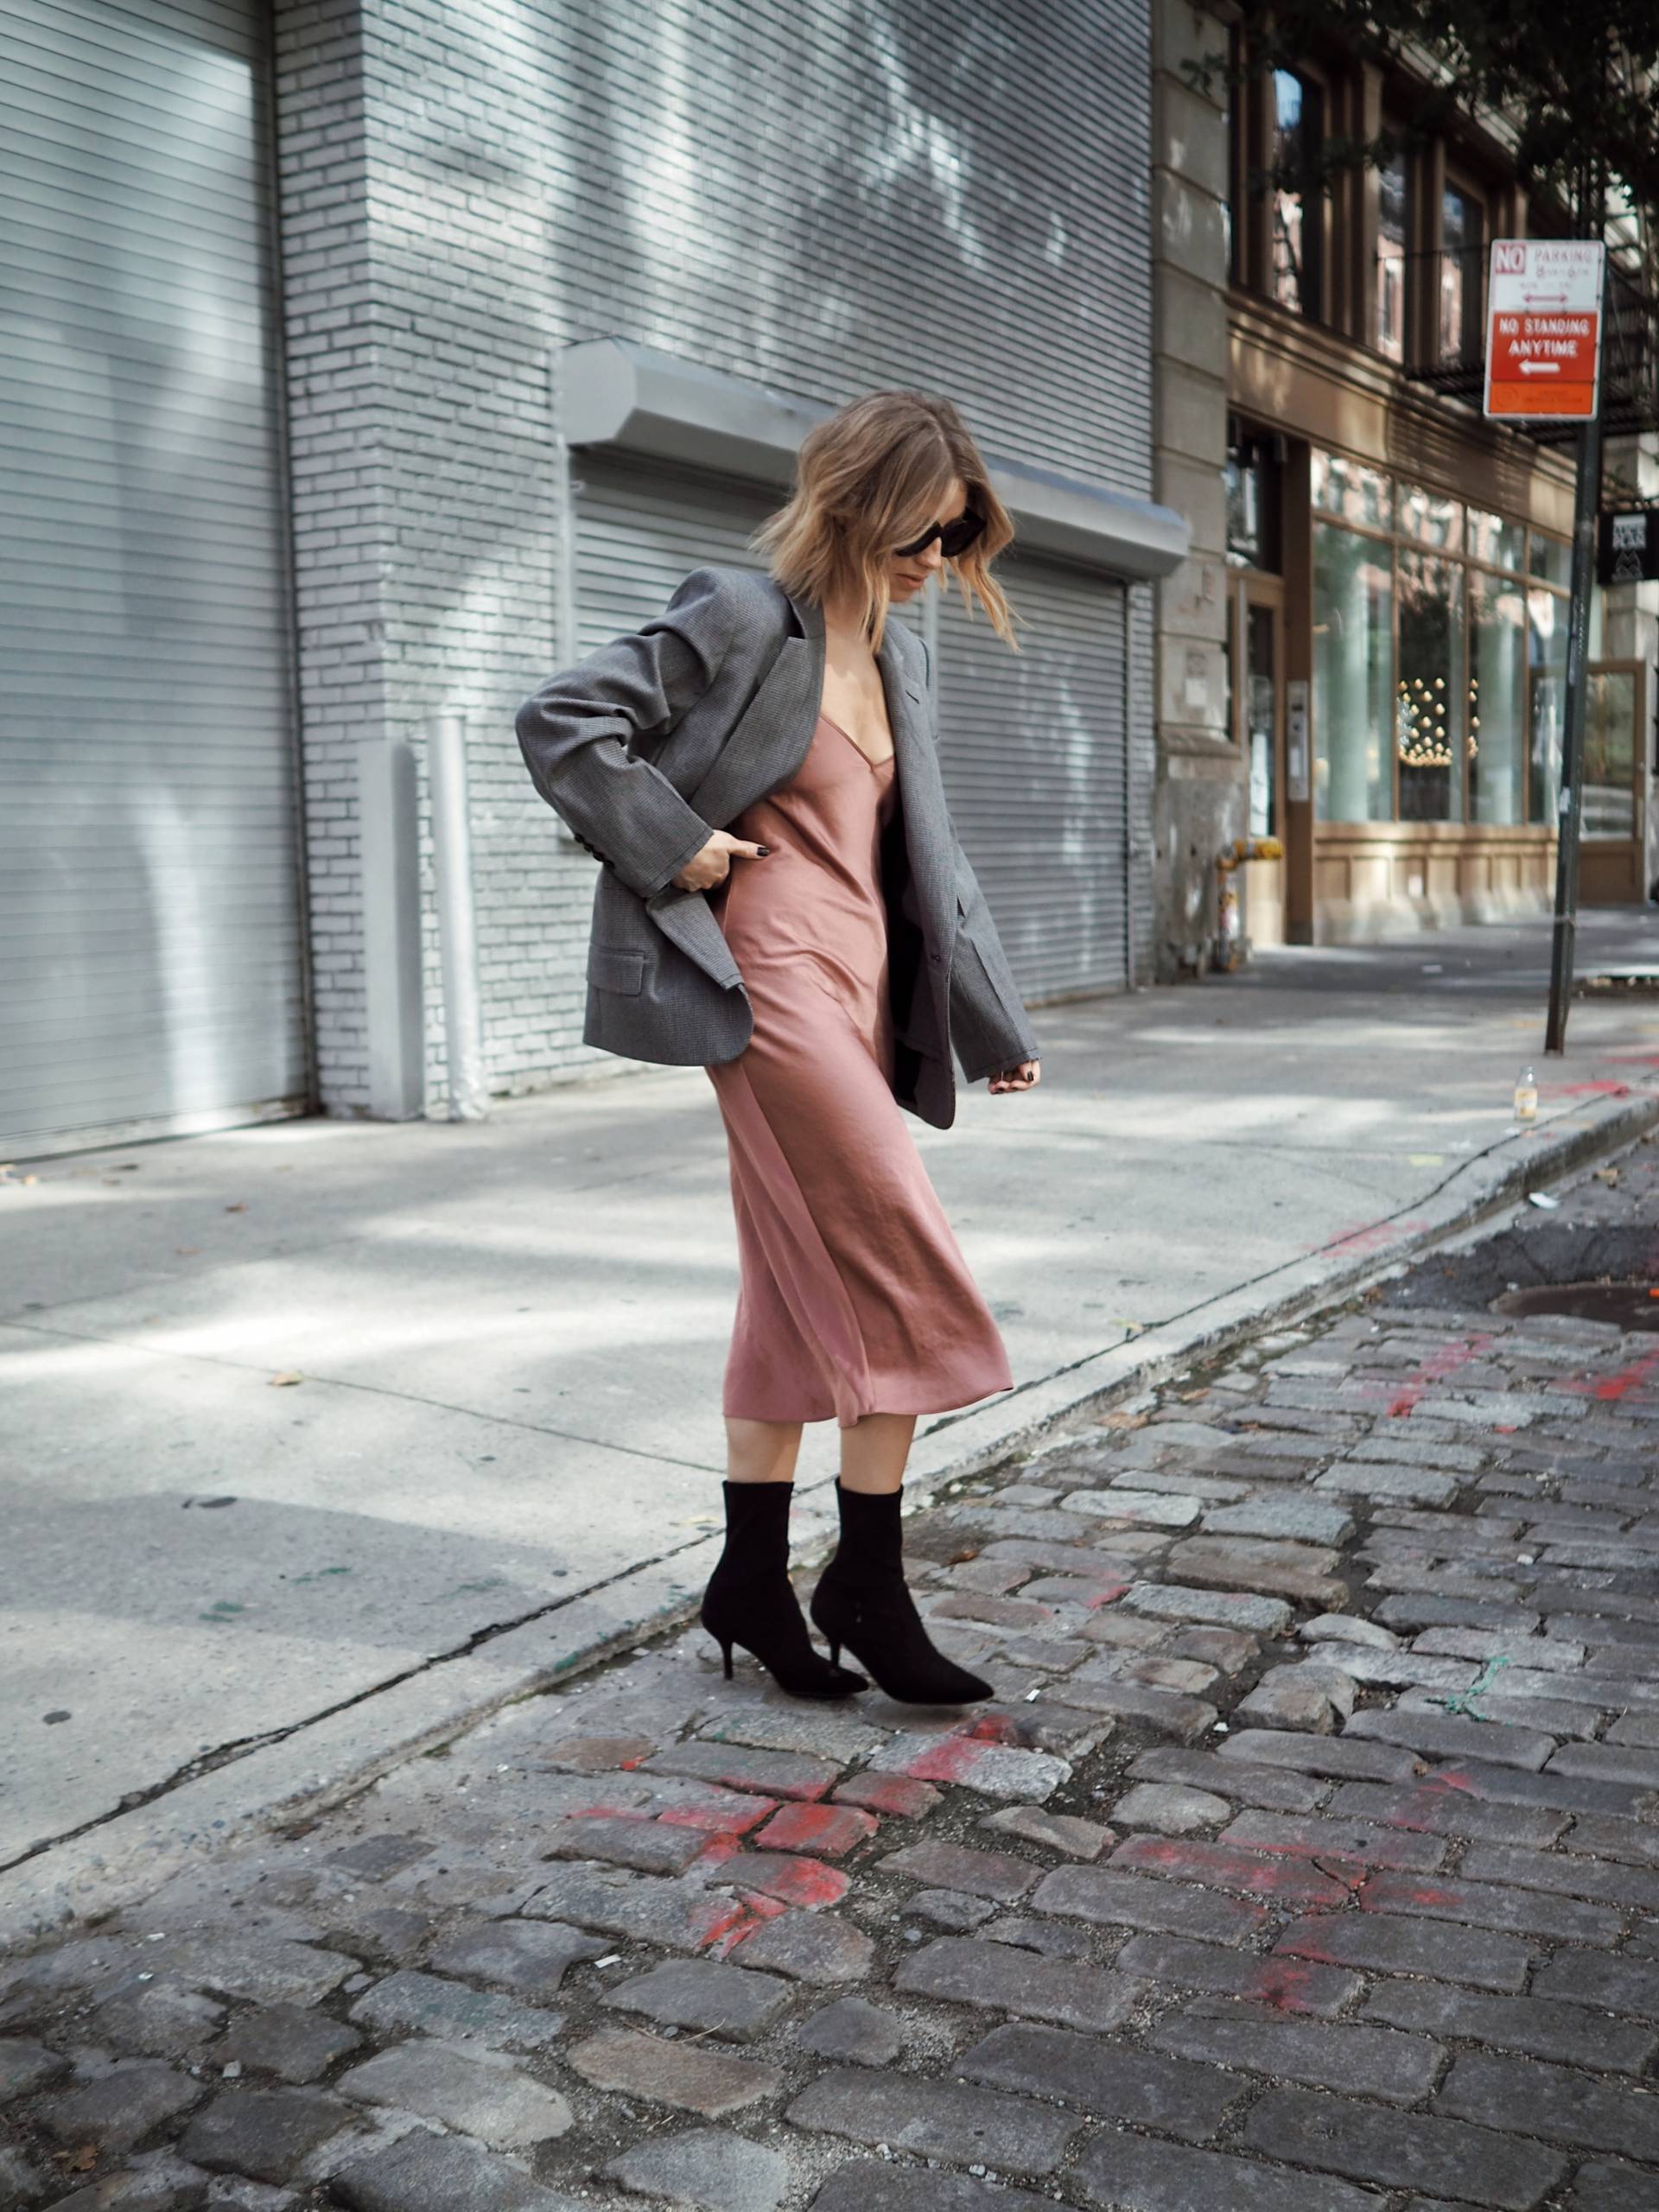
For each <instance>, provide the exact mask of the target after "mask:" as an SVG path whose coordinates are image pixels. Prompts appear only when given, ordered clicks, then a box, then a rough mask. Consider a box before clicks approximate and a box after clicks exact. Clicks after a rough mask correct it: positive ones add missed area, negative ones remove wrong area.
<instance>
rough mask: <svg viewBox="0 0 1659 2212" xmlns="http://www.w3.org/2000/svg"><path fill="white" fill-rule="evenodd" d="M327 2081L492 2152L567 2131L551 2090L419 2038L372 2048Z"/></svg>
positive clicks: (565, 2115)
mask: <svg viewBox="0 0 1659 2212" xmlns="http://www.w3.org/2000/svg"><path fill="white" fill-rule="evenodd" d="M335 2086H336V2088H337V2089H338V2091H339V2093H340V2095H341V2096H343V2097H353V2098H355V2099H357V2101H359V2103H363V2104H372V2105H391V2106H392V2107H395V2108H396V2109H397V2110H398V2111H402V2112H413V2113H419V2114H420V2115H421V2117H422V2118H423V2120H442V2123H443V2125H444V2126H446V2127H453V2128H454V2129H456V2130H457V2131H458V2132H459V2133H461V2134H463V2135H473V2136H476V2137H477V2139H478V2140H479V2141H480V2143H486V2144H488V2145H489V2146H490V2148H491V2149H492V2150H493V2151H511V2150H525V2149H528V2148H529V2147H530V2146H531V2145H533V2144H537V2143H545V2142H548V2141H550V2139H552V2138H553V2137H555V2136H558V2135H563V2134H566V2133H568V2132H569V2129H570V2127H571V2126H572V2124H573V2119H572V2114H571V2111H570V2107H569V2105H568V2104H567V2103H566V2102H565V2101H564V2099H563V2097H562V2096H561V2095H560V2094H558V2092H557V2090H556V2089H550V2088H546V2087H545V2086H544V2085H543V2083H542V2082H537V2081H536V2080H535V2079H534V2078H533V2076H531V2075H528V2074H524V2073H521V2072H520V2071H519V2070H518V2068H517V2067H514V2066H511V2065H509V2064H507V2063H505V2061H503V2060H501V2059H493V2058H490V2057H488V2056H483V2055H480V2053H478V2052H475V2051H468V2050H460V2049H458V2048H457V2047H456V2046H455V2045H454V2044H444V2043H435V2042H432V2041H429V2039H428V2038H426V2037H416V2038H415V2039H414V2040H413V2041H411V2042H410V2043H405V2044H398V2045H397V2047H396V2048H395V2049H394V2050H383V2051H380V2052H379V2053H378V2054H377V2056H374V2057H373V2058H371V2059H369V2060H368V2061H367V2062H366V2063H365V2064H363V2065H361V2066H354V2067H353V2068H352V2069H351V2070H350V2071H349V2072H348V2073H346V2074H343V2075H341V2076H340V2081H339V2082H337V2083H336V2085H335Z"/></svg>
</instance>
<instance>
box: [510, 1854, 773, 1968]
mask: <svg viewBox="0 0 1659 2212" xmlns="http://www.w3.org/2000/svg"><path fill="white" fill-rule="evenodd" d="M524 1910H525V1912H526V1913H527V1914H529V1915H531V1916H532V1917H534V1918H536V1919H538V1920H542V1919H545V1920H555V1921H575V1923H576V1924H577V1926H578V1927H580V1928H596V1929H602V1930H603V1932H604V1933H605V1934H606V1935H607V1936H628V1937H631V1938H632V1939H635V1940H637V1941H638V1942H642V1943H657V1944H660V1945H661V1947H662V1948H663V1949H664V1950H665V1951H700V1950H702V1948H704V1946H705V1945H706V1944H709V1943H712V1942H715V1939H716V1937H718V1936H723V1935H725V1934H726V1933H727V1932H728V1930H729V1929H732V1928H733V1927H734V1926H735V1925H736V1924H737V1923H738V1922H739V1920H740V1919H741V1916H742V1909H741V1906H739V1905H737V1904H734V1901H733V1900H732V1899H731V1898H729V1897H709V1896H706V1895H704V1894H703V1892H702V1891H700V1890H698V1889H696V1888H688V1887H687V1886H686V1885H684V1884H683V1883H682V1882H672V1881H667V1880H664V1879H661V1878H658V1877H657V1876H655V1875H651V1874H635V1873H632V1872H629V1871H628V1870H627V1869H626V1868H624V1867H612V1866H584V1865H582V1864H580V1863H578V1864H576V1865H574V1866H555V1867H552V1868H551V1869H550V1871H549V1878H548V1879H547V1880H546V1881H545V1882H544V1883H543V1885H541V1887H540V1888H539V1889H538V1890H537V1892H536V1894H535V1896H534V1897H531V1899H530V1901H529V1902H528V1904H526V1905H525V1906H524Z"/></svg>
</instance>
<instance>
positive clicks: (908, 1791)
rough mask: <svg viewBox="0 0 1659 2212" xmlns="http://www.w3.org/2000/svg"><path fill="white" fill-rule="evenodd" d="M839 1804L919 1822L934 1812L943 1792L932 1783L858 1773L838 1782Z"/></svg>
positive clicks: (886, 1775)
mask: <svg viewBox="0 0 1659 2212" xmlns="http://www.w3.org/2000/svg"><path fill="white" fill-rule="evenodd" d="M835 1801H836V1804H837V1805H862V1806H865V1807H867V1808H868V1810H869V1811H871V1812H872V1813H887V1814H890V1815H892V1816H893V1818H894V1819H895V1820H901V1821H917V1820H920V1818H921V1817H922V1815H923V1814H925V1813H931V1811H932V1809H933V1808H934V1806H935V1805H937V1804H938V1802H939V1792H938V1790H937V1789H935V1788H934V1787H933V1784H932V1783H931V1782H916V1781H913V1780H912V1779H911V1777H909V1776H907V1775H902V1774H855V1775H854V1776H853V1777H852V1778H851V1779H850V1780H849V1781H847V1782H842V1783H837V1785H836V1791H835Z"/></svg>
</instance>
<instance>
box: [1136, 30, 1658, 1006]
mask: <svg viewBox="0 0 1659 2212" xmlns="http://www.w3.org/2000/svg"><path fill="white" fill-rule="evenodd" d="M1154 35H1155V37H1156V38H1157V39H1158V41H1160V47H1161V48H1162V51H1163V54H1164V55H1165V57H1166V58H1165V59H1164V60H1161V62H1160V67H1159V69H1158V72H1157V74H1156V76H1155V79H1154V85H1155V97H1154V142H1155V147H1156V160H1157V163H1158V167H1157V168H1155V170H1154V176H1155V192H1156V194H1158V195H1159V198H1160V204H1161V207H1162V210H1163V213H1162V218H1161V219H1160V220H1158V221H1156V223H1155V227H1154V238H1155V241H1156V254H1157V261H1156V271H1155V283H1156V288H1157V289H1156V296H1157V301H1158V321H1157V334H1156V337H1155V341H1154V342H1155V346H1156V348H1157V353H1158V359H1159V366H1160V381H1161V379H1162V378H1164V377H1165V376H1166V375H1167V374H1168V373H1169V372H1170V369H1171V367H1172V366H1173V368H1174V370H1175V372H1176V373H1177V376H1178V378H1179V404H1176V402H1175V400H1174V398H1173V397H1172V400H1171V404H1169V405H1167V406H1166V405H1164V404H1163V402H1162V395H1161V392H1160V410H1159V416H1158V422H1159V445H1158V450H1157V478H1156V480H1157V483H1158V485H1159V486H1160V493H1161V494H1162V495H1163V496H1166V497H1167V496H1170V495H1171V493H1173V490H1174V487H1175V486H1177V485H1178V484H1180V485H1183V486H1186V487H1187V488H1185V493H1184V496H1185V499H1187V500H1188V501H1189V502H1190V503H1191V504H1190V505H1189V506H1188V512H1190V513H1191V514H1192V519H1193V552H1192V556H1190V558H1189V562H1188V563H1187V564H1186V567H1185V569H1184V570H1182V571H1179V572H1178V573H1177V574H1176V575H1175V576H1173V577H1172V578H1171V579H1170V580H1169V581H1168V582H1165V583H1163V584H1161V585H1160V587H1159V598H1160V604H1159V624H1158V655H1159V673H1160V681H1159V692H1158V706H1159V747H1158V755H1159V766H1158V772H1157V784H1158V792H1159V819H1158V823H1157V832H1158V837H1159V848H1158V849H1159V855H1160V901H1159V914H1158V933H1159V965H1160V972H1162V973H1164V974H1166V975H1174V974H1179V973H1181V972H1191V971H1192V970H1194V969H1202V968H1203V967H1204V966H1205V964H1207V961H1208V957H1209V945H1210V942H1211V933H1212V932H1213V930H1214V927H1215V893H1214V875H1213V861H1214V857H1215V855H1216V854H1217V851H1218V850H1219V849H1221V847H1222V846H1224V845H1225V844H1227V843H1229V842H1231V841H1232V840H1233V839H1235V838H1241V837H1242V838H1253V837H1255V838H1263V837H1272V838H1277V839H1279V840H1281V842H1282V845H1283V858H1282V860H1281V861H1273V860H1268V861H1257V862H1255V863H1254V864H1253V865H1252V866H1251V867H1250V868H1249V869H1248V870H1247V871H1246V881H1247V885H1248V889H1247V894H1246V896H1247V912H1246V927H1247V929H1248V931H1249V936H1250V938H1252V939H1253V940H1254V941H1255V943H1257V944H1273V943H1275V942H1280V941H1283V940H1285V939H1287V938H1288V939H1290V940H1291V941H1294V942H1300V943H1325V942H1333V941H1338V940H1340V939H1344V938H1363V937H1368V936H1373V935H1382V934H1393V933H1397V932H1398V931H1402V929H1403V930H1410V929H1411V928H1413V927H1437V926H1441V925H1446V924H1448V923H1453V922H1459V921H1471V920H1482V919H1488V918H1502V917H1504V916H1508V915H1517V914H1526V913H1537V912H1542V911H1543V910H1544V909H1545V908H1546V906H1548V902H1549V899H1550V896H1551V893H1552V890H1553V885H1554V864H1555V840H1554V823H1555V820H1556V810H1557V800H1558V796H1559V784H1560V747H1561V735H1562V725H1563V716H1564V709H1565V693H1566V632H1567V620H1566V618H1567V594H1568V586H1569V582H1570V575H1571V542H1570V541H1571V535H1572V528H1573V458H1574V449H1573V442H1572V440H1571V437H1570V435H1568V436H1567V437H1563V438H1559V439H1552V437H1551V435H1550V433H1549V431H1548V429H1547V428H1545V427H1544V426H1533V425H1529V426H1526V427H1524V428H1514V427H1508V426H1504V425H1500V424H1497V423H1491V422H1488V421H1487V420H1486V419H1485V418H1484V416H1483V414H1482V412H1481V401H1482V385H1481V365H1482V358H1483V348H1484V288H1485V280H1486V267H1487V257H1488V247H1489V245H1490V242H1491V239H1492V238H1522V237H1530V236H1535V235H1548V234H1550V233H1551V232H1552V229H1553V227H1554V226H1553V223H1552V217H1551V213H1550V211H1549V210H1548V209H1546V208H1542V207H1538V206H1535V205H1530V204H1529V201H1528V199H1527V196H1526V195H1525V194H1523V193H1522V191H1521V190H1520V189H1519V188H1518V187H1517V185H1516V181H1515V177H1514V171H1513V166H1512V164H1511V162H1510V160H1509V156H1508V154H1507V152H1506V149H1505V148H1504V145H1503V143H1502V140H1501V137H1498V136H1497V135H1494V133H1492V132H1491V131H1487V130H1482V129H1480V128H1478V127H1477V126H1476V125H1474V124H1465V125H1461V126H1459V127H1458V128H1457V129H1456V130H1451V129H1448V130H1447V131H1446V134H1445V135H1443V136H1441V137H1438V138H1435V139H1434V140H1433V141H1432V142H1430V143H1427V144H1422V145H1420V146H1419V147H1417V148H1416V149H1415V150H1413V151H1410V152H1408V153H1402V154H1401V155H1400V156H1397V157H1396V158H1395V160H1394V161H1393V162H1390V163H1389V165H1387V166H1386V167H1384V168H1381V169H1378V168H1366V169H1350V170H1346V171H1338V173H1337V175H1336V176H1335V179H1334V181H1332V183H1331V184H1329V185H1328V186H1326V187H1323V188H1316V187H1314V186H1313V185H1310V186H1309V187H1308V188H1306V189H1294V188H1287V181H1286V180H1287V175H1288V177H1289V178H1290V179H1292V180H1294V177H1295V176H1296V175H1297V174H1298V173H1299V172H1303V173H1306V174H1309V175H1311V174H1312V172H1313V158H1314V156H1315V154H1316V152H1317V150H1318V149H1319V144H1320V143H1321V142H1322V141H1323V140H1325V139H1326V138H1329V137H1348V138H1360V137H1365V138H1370V137H1374V136H1376V134H1377V133H1378V131H1379V130H1382V129H1383V128H1384V127H1386V126H1388V125H1390V124H1396V123H1399V122H1402V121H1403V120H1404V118H1406V116H1407V115H1408V113H1409V112H1410V110H1411V106H1412V105H1413V102H1412V87H1411V86H1409V85H1408V83H1406V82H1405V81H1403V80H1402V81H1394V80H1391V79H1389V77H1388V76H1387V74H1386V73H1384V72H1383V70H1381V69H1378V68H1376V67H1372V66H1370V64H1369V63H1364V62H1362V61H1360V60H1357V59H1356V58H1354V57H1353V56H1351V55H1344V54H1336V53H1332V54H1323V55H1318V56H1310V57H1309V58H1308V59H1307V60H1306V62H1305V63H1302V64H1299V66H1298V67H1296V68H1295V69H1294V70H1290V69H1281V70H1277V71H1275V72H1274V73H1271V74H1269V75H1257V76H1255V77H1253V78H1247V79H1244V80H1243V82H1240V83H1238V84H1237V85H1236V89H1234V90H1233V91H1232V92H1229V88H1228V86H1227V83H1226V81H1225V78H1224V74H1219V73H1218V74H1217V75H1216V76H1213V77H1211V79H1210V82H1211V87H1212V94H1211V98H1209V99H1202V98H1200V97H1199V96H1198V94H1196V93H1195V92H1193V91H1192V87H1191V85H1190V83H1189V81H1188V80H1187V77H1186V74H1185V73H1184V71H1183V69H1182V64H1183V63H1185V62H1187V61H1190V60H1209V61H1215V60H1222V61H1224V62H1225V61H1226V60H1228V59H1229V58H1230V57H1231V58H1232V59H1233V60H1236V56H1237V51H1238V50H1237V48H1236V44H1235V43H1234V41H1236V39H1237V37H1238V35H1239V34H1238V32H1237V31H1236V29H1233V28H1232V27H1230V24H1229V22H1226V21H1224V20H1223V19H1222V17H1221V16H1219V15H1207V14H1205V13H1202V12H1201V11H1199V10H1196V9H1194V8H1192V7H1191V6H1189V5H1187V4H1185V0H1180V3H1179V4H1177V5H1175V6H1173V7H1169V8H1167V9H1166V10H1162V11H1161V12H1160V15H1159V16H1158V18H1157V27H1156V30H1155V34H1154ZM1275 171H1276V172H1277V174H1278V182H1277V183H1276V184H1275V185H1274V186H1273V187H1272V188H1268V189H1263V188H1262V186H1263V181H1264V179H1266V178H1267V177H1268V175H1269V173H1270V172H1275ZM1609 244H1610V249H1611V256H1612V260H1613V264H1614V270H1615V274H1614V279H1613V284H1614V289H1613V304H1612V315H1611V325H1610V328H1609V330H1608V334H1607V339H1606V343H1605V348H1604V378H1605V379H1607V380H1609V392H1610V407H1611V422H1610V429H1611V433H1612V435H1610V438H1609V442H1608V446H1607V453H1606V466H1605V476H1606V481H1607V485H1608V487H1609V491H1608V495H1609V497H1610V498H1612V497H1616V496H1618V495H1619V494H1620V493H1621V492H1623V493H1625V494H1640V495H1643V496H1648V497H1651V496H1652V494H1653V493H1654V490H1655V488H1656V484H1659V467H1656V461H1655V457H1654V456H1655V450H1656V447H1655V440H1654V438H1653V436H1652V435H1651V425H1652V423H1653V420H1654V416H1653V400H1654V397H1655V389H1654V372H1655V362H1654V351H1653V309H1652V307H1651V303H1650V302H1649V300H1648V299H1647V298H1646V296H1645V295H1644V292H1643V286H1642V283H1641V272H1642V270H1643V252H1644V236H1643V226H1642V225H1641V224H1640V223H1639V222H1637V221H1634V220H1630V219H1624V220H1616V221H1615V222H1614V223H1612V224H1611V226H1610V229H1609ZM1218 326H1219V327H1220V328H1221V332H1222V336H1221V352H1220V353H1219V355H1211V356H1209V357H1208V358H1207V359H1206V358H1205V355H1204V353H1203V350H1202V348H1201V346H1199V345H1198V342H1197V341H1196V340H1195V336H1194V334H1195V332H1196V331H1197V330H1198V328H1199V327H1202V328H1203V329H1204V330H1205V332H1206V333H1208V334H1211V337H1212V338H1213V336H1214V335H1215V334H1217V327H1218ZM1212 458H1218V459H1219V461H1220V464H1221V474H1222V481H1221V485H1220V486H1219V487H1218V490H1217V495H1216V497H1215V499H1213V500H1211V501H1210V502H1208V503H1205V501H1204V500H1203V499H1202V497H1201V494H1200V493H1199V492H1198V489H1197V488H1196V487H1194V486H1191V483H1190V477H1191V471H1192V465H1193V463H1194V462H1195V461H1198V460H1205V461H1207V460H1210V459H1212ZM1217 577H1219V578H1220V580H1221V588H1220V590H1219V591H1217V590H1216V589H1215V588H1214V583H1213V581H1212V580H1213V579H1215V578H1217ZM1218 661H1219V662H1220V664H1221V668H1222V671H1223V672H1222V673H1221V675H1220V677H1219V678H1218V677H1217V662H1218ZM1656 709H1659V586H1655V585H1652V584H1647V585H1636V584H1630V585H1621V586H1618V587H1617V588H1609V589H1607V590H1599V591H1598V592H1597V594H1596V597H1595V601H1594V605H1593V613H1592V634H1591V669H1590V677H1589V693H1588V727H1587V732H1586V764H1585V815H1584V823H1585V842H1584V847H1583V857H1582V877H1581V896H1582V898H1583V899H1585V900H1586V901H1587V902H1591V903H1595V902H1608V903H1618V902H1630V901H1635V900H1640V899H1643V898H1644V897H1645V896H1647V895H1648V892H1649V887H1650V886H1651V885H1652V884H1653V883H1654V880H1655V877H1656V874H1659V823H1656V818H1655V809H1654V806H1653V804H1652V798H1653V793H1654V753H1655V744H1654V717H1655V713H1656Z"/></svg>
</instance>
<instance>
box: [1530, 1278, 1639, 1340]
mask: <svg viewBox="0 0 1659 2212" xmlns="http://www.w3.org/2000/svg"><path fill="white" fill-rule="evenodd" d="M1492 1311H1493V1313H1508V1314H1510V1315H1517V1316H1518V1315H1522V1314H1529V1313H1570V1314H1572V1315H1573V1318H1574V1319H1577V1320H1580V1321H1611V1322H1612V1323H1614V1325H1616V1326H1617V1327H1618V1328H1621V1329H1645V1330H1648V1331H1649V1332H1653V1333H1654V1334H1659V1283H1649V1282H1546V1283H1537V1284H1535V1285H1534V1286H1533V1287H1532V1288H1531V1289H1529V1290H1510V1291H1506V1292H1505V1293H1504V1294H1503V1297H1502V1298H1495V1299H1494V1300H1492Z"/></svg>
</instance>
